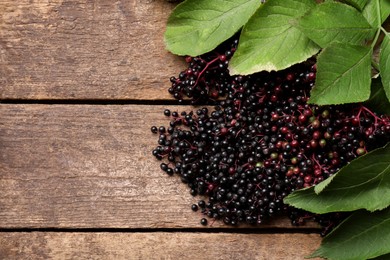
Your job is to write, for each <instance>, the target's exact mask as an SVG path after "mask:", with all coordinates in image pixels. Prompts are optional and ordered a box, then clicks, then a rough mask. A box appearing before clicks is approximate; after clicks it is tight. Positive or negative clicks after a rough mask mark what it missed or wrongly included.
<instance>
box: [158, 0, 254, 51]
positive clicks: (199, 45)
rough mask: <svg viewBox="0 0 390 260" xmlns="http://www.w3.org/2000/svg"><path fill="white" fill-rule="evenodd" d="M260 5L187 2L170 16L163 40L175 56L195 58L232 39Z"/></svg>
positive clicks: (242, 0) (244, 0)
mask: <svg viewBox="0 0 390 260" xmlns="http://www.w3.org/2000/svg"><path fill="white" fill-rule="evenodd" d="M260 5H261V1H259V0H234V1H231V0H213V1H210V0H187V1H184V2H182V3H181V4H179V5H177V7H176V8H175V9H174V10H173V12H172V13H171V15H170V16H169V19H168V23H167V29H166V31H165V35H164V37H165V38H164V39H165V45H166V48H167V49H168V50H169V51H171V52H172V53H174V54H178V55H190V56H198V55H201V54H203V53H206V52H209V51H211V50H213V49H215V47H217V46H218V45H219V44H220V43H222V42H223V41H225V40H227V39H228V38H230V37H231V36H233V35H234V34H235V33H236V32H237V31H238V30H239V29H240V28H241V27H242V26H243V25H244V24H245V23H246V22H247V21H248V19H249V17H251V16H252V15H253V13H254V12H255V11H256V9H257V8H258V7H259V6H260Z"/></svg>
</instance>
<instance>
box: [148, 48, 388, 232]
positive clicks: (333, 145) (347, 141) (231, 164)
mask: <svg viewBox="0 0 390 260" xmlns="http://www.w3.org/2000/svg"><path fill="white" fill-rule="evenodd" d="M236 46H237V41H233V43H228V44H225V45H224V46H222V47H221V48H219V49H218V51H217V52H213V53H209V54H205V55H203V56H201V57H187V58H186V62H187V63H189V68H187V69H186V70H184V71H182V72H181V73H180V74H179V76H178V77H177V78H176V77H173V78H171V82H172V87H171V88H170V93H171V94H173V95H174V96H175V97H176V98H178V99H179V100H182V98H183V96H188V97H189V98H191V100H192V103H198V102H199V103H202V102H203V103H207V104H216V106H215V107H214V109H212V110H211V109H208V108H206V107H205V108H199V109H197V110H196V111H182V112H181V113H179V112H178V111H172V112H171V111H170V110H168V109H166V110H165V111H164V115H165V116H167V117H169V118H170V120H171V122H170V123H169V128H168V129H166V128H165V127H164V126H160V127H159V128H157V127H155V126H154V127H152V128H151V131H152V132H153V133H160V135H159V139H158V146H157V147H156V148H155V149H154V150H153V153H152V154H153V155H154V156H155V157H156V158H157V159H159V160H161V159H163V158H166V159H168V161H170V162H169V164H165V163H162V164H161V165H160V167H161V169H162V170H163V171H165V172H166V173H167V174H169V175H172V174H176V175H178V176H179V177H180V179H181V181H182V182H183V183H185V184H186V185H188V187H189V189H190V193H191V194H192V195H205V197H206V198H207V199H206V201H203V200H201V201H199V202H198V205H196V204H194V205H192V209H193V210H194V209H195V208H196V209H197V208H198V207H199V208H200V209H201V212H202V213H203V214H204V215H206V216H208V217H210V218H214V219H221V220H222V221H223V222H224V223H226V224H230V225H237V224H239V223H248V224H256V223H257V224H260V223H264V221H266V220H268V219H270V218H273V217H274V216H277V215H281V214H287V215H288V216H289V217H290V219H291V220H292V223H293V224H294V225H300V224H303V223H304V222H305V220H307V219H314V220H315V221H317V222H319V223H320V224H321V225H322V226H324V232H325V233H326V232H329V231H330V230H331V228H332V227H333V226H335V223H337V222H339V221H341V220H342V219H343V218H344V217H345V214H339V213H337V214H327V215H320V216H317V215H313V214H310V213H307V212H303V211H300V210H296V209H293V208H291V207H289V206H287V205H284V204H283V198H284V197H286V196H287V195H288V194H290V193H291V192H292V191H294V190H297V189H301V188H304V187H310V186H313V185H316V184H318V183H320V182H321V181H323V180H325V179H326V178H328V177H330V176H332V175H333V174H335V173H336V172H337V171H339V170H340V168H341V167H343V166H344V165H346V164H347V163H348V162H350V161H351V160H353V159H354V158H356V157H358V156H361V155H363V154H365V153H367V152H368V151H371V150H372V149H375V148H377V147H380V146H382V145H383V144H384V143H386V142H388V141H389V140H390V119H389V117H386V116H380V115H377V114H375V113H373V112H372V111H371V110H369V109H368V108H366V107H365V106H364V105H362V104H349V105H339V106H321V107H320V106H316V105H311V104H308V103H307V101H308V100H309V95H310V90H311V89H312V87H313V86H314V80H315V76H316V65H315V61H314V60H308V61H306V62H304V63H302V64H298V65H294V66H293V67H291V68H289V69H286V70H283V71H278V72H260V73H256V74H253V75H249V76H230V75H229V72H228V70H227V63H228V61H229V60H230V58H231V56H232V54H233V53H234V51H235V48H236ZM216 93H217V94H216ZM221 96H225V99H224V100H221V101H220V102H216V99H217V98H218V97H221ZM210 101H211V103H210ZM168 165H169V166H168ZM195 206H196V207H195ZM201 224H202V225H207V219H206V218H202V220H201Z"/></svg>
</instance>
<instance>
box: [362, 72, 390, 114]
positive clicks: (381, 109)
mask: <svg viewBox="0 0 390 260" xmlns="http://www.w3.org/2000/svg"><path fill="white" fill-rule="evenodd" d="M365 105H366V106H367V107H368V108H370V109H372V110H373V111H375V112H377V113H381V114H385V115H390V103H389V100H388V99H387V98H386V94H385V91H384V89H383V86H382V82H381V79H380V78H376V79H372V82H371V96H370V99H369V100H367V101H366V102H365Z"/></svg>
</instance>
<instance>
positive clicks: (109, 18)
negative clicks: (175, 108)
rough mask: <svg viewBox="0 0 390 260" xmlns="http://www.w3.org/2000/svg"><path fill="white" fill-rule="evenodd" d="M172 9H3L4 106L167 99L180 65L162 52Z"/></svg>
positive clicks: (79, 1)
mask: <svg viewBox="0 0 390 260" xmlns="http://www.w3.org/2000/svg"><path fill="white" fill-rule="evenodd" d="M174 6H175V4H173V3H168V2H167V1H162V0H161V1H148V0H119V1H111V0H100V1H87V0H70V1H65V0H53V1H29V0H20V1H14V0H2V1H0V13H1V14H2V16H1V18H0V86H1V88H0V98H1V99H121V100H123V99H150V100H154V99H165V98H170V95H169V94H168V92H167V88H168V87H169V77H171V76H173V75H176V74H178V73H179V72H180V70H181V69H184V67H183V66H184V61H183V59H181V58H178V57H175V56H174V55H172V54H170V53H168V52H167V51H165V49H164V44H163V32H164V30H165V29H164V28H165V23H166V20H167V17H168V15H169V13H170V12H171V10H172V8H173V7H174Z"/></svg>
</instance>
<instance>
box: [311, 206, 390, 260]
mask: <svg viewBox="0 0 390 260" xmlns="http://www.w3.org/2000/svg"><path fill="white" fill-rule="evenodd" d="M389 241H390V208H387V209H386V210H383V211H380V212H375V213H369V212H367V211H358V212H356V213H354V214H352V215H351V216H350V217H349V218H347V219H346V220H345V221H344V222H343V223H341V224H340V225H339V226H338V227H337V228H335V229H334V230H333V231H332V232H331V233H329V235H327V236H326V237H325V238H324V239H323V240H322V243H321V246H320V248H318V249H317V250H316V251H315V252H314V253H313V254H312V255H310V257H324V258H327V259H337V260H339V259H343V260H353V259H369V258H373V257H377V256H381V255H384V254H388V253H390V242H389ZM386 259H388V258H386Z"/></svg>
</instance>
